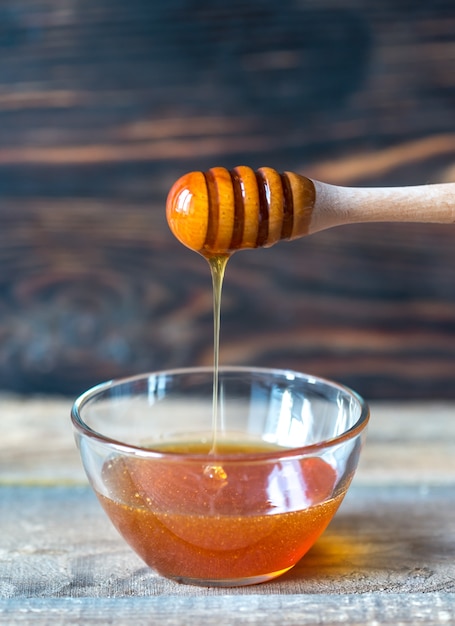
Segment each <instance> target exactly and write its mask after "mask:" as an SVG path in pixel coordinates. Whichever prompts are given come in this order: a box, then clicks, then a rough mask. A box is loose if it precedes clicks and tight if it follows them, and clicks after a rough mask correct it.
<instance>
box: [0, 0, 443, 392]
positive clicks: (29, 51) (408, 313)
mask: <svg viewBox="0 0 455 626" xmlns="http://www.w3.org/2000/svg"><path fill="white" fill-rule="evenodd" d="M454 31H455V11H454V8H453V5H452V3H451V2H450V1H446V0H438V1H436V2H432V3H428V2H421V1H419V2H413V3H409V2H404V3H400V4H399V5H397V3H395V2H392V0H381V1H379V0H375V1H374V2H369V3H362V2H359V0H347V1H346V2H343V6H342V7H340V4H339V3H338V2H336V1H335V0H318V1H317V2H316V1H311V2H299V1H298V0H293V1H292V0H286V1H285V2H281V3H279V4H277V3H273V2H271V0H259V1H250V2H240V1H238V0H235V1H234V2H230V3H229V5H226V3H225V2H222V1H221V0H210V1H209V0H203V1H198V2H195V1H193V0H184V1H181V0H159V1H158V0H157V1H155V2H153V3H150V2H148V1H147V0H131V1H130V2H128V3H124V2H122V1H121V0H96V1H95V2H92V1H89V0H81V1H80V2H77V3H72V2H62V1H61V0H48V1H47V2H45V3H43V2H39V1H38V0H17V1H15V2H14V3H4V4H3V5H2V6H1V7H0V127H1V133H0V193H1V195H0V260H1V263H0V386H1V388H2V389H6V390H15V391H19V392H27V393H34V392H52V393H60V394H61V393H66V394H72V395H74V394H76V393H78V392H79V391H81V390H82V389H84V388H86V387H87V386H89V385H91V384H93V383H96V382H98V381H100V380H104V379H107V378H111V377H113V376H120V375H126V374H131V373H135V372H139V371H141V370H147V369H157V368H159V369H161V368H163V367H176V366H183V365H194V364H201V363H208V362H210V361H211V333H212V329H211V293H210V279H209V277H208V270H207V268H206V266H205V265H204V262H203V261H202V260H201V259H200V258H198V257H196V256H195V255H192V254H191V253H190V252H189V251H187V250H185V249H183V248H182V246H180V245H179V244H178V243H177V242H175V241H174V240H173V238H172V236H171V234H170V233H169V230H168V228H167V224H166V223H165V219H164V203H165V198H166V195H167V191H168V189H169V188H170V186H171V184H172V183H173V182H174V180H175V179H176V178H178V177H179V176H180V175H181V174H183V173H184V172H186V171H188V170H193V169H201V170H206V169H208V168H210V167H213V166H217V165H223V166H225V167H228V168H231V167H234V166H236V165H239V164H247V165H250V166H251V167H253V168H257V167H260V166H263V165H267V166H271V167H274V168H275V169H277V170H279V171H282V170H294V171H296V172H299V173H302V174H304V175H308V176H311V177H313V178H319V179H321V180H325V181H326V182H329V183H338V184H347V185H383V184H384V185H393V184H397V185H403V184H419V183H422V182H441V181H449V180H455V170H454V167H455V165H454V164H455V126H454V122H455V120H454V116H453V110H454V93H455V91H454V89H455V74H454V72H453V65H454V45H453V33H454ZM453 238H454V232H453V228H451V227H441V226H434V227H428V226H415V227H413V228H409V227H408V226H407V227H406V228H402V227H400V225H394V226H385V225H381V226H372V225H370V226H356V227H346V228H340V229H334V230H333V232H330V233H324V234H320V235H315V236H314V237H312V238H309V239H307V240H305V241H302V242H299V243H296V244H292V245H291V244H289V245H287V244H283V245H280V246H278V247H277V248H276V249H275V250H271V251H265V252H264V254H259V253H257V252H253V253H251V255H250V254H249V253H242V254H239V255H238V258H234V259H233V261H232V263H231V266H230V267H228V273H227V282H226V294H225V300H224V321H223V340H222V342H223V343H222V346H223V352H222V358H223V359H224V360H225V361H228V362H231V363H233V362H235V363H239V364H241V363H249V364H252V363H254V364H258V365H268V366H285V367H295V368H298V369H300V370H306V371H313V372H314V373H316V374H322V375H325V376H334V377H336V378H338V379H340V380H341V381H342V382H345V383H348V384H350V385H352V386H354V387H356V388H358V389H359V391H361V392H362V393H363V394H364V395H366V396H367V397H369V398H383V399H384V398H414V399H419V398H426V399H437V398H448V399H453V398H455V385H454V371H455V368H454V362H455V339H454V338H455V326H454V319H455V317H454V291H453V284H454V279H455V276H454V272H455V270H454V268H455V253H454V246H453Z"/></svg>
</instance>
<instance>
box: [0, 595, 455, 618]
mask: <svg viewBox="0 0 455 626" xmlns="http://www.w3.org/2000/svg"><path fill="white" fill-rule="evenodd" d="M454 610H455V597H454V595H453V594H445V593H441V592H438V593H430V594H427V595H424V596H422V595H414V594H406V595H405V594H388V595H385V596H382V597H378V596H376V595H375V594H369V593H367V594H349V595H336V594H335V595H329V596H327V595H313V594H307V595H291V596H264V595H248V596H244V597H241V596H231V595H225V596H215V597H213V596H206V597H185V596H180V597H174V598H172V599H170V598H168V597H166V596H159V597H153V598H135V597H131V598H125V599H122V598H104V599H93V598H76V599H67V598H65V599H52V600H47V599H45V600H44V599H39V598H38V599H37V598H33V599H28V598H27V599H23V600H20V601H17V600H14V601H10V602H6V603H5V602H3V603H1V601H0V624H8V626H9V625H11V626H12V625H13V624H33V625H36V626H39V625H44V624H46V625H48V626H66V625H68V624H81V623H84V624H87V625H88V624H90V625H91V624H93V625H95V624H106V623H110V620H111V619H113V618H111V616H115V624H116V625H118V626H129V625H130V624H131V623H132V622H135V623H144V620H146V621H147V623H160V624H163V625H165V626H181V624H182V623H183V622H182V616H184V620H185V623H187V622H188V623H195V624H196V623H197V624H199V625H200V626H209V625H212V624H214V623H216V624H219V625H220V626H236V625H238V626H241V625H245V626H246V625H248V624H257V625H258V626H259V625H260V624H264V623H267V624H269V625H270V626H280V624H283V623H285V624H289V625H290V626H305V625H306V624H308V625H310V624H316V623H317V624H325V625H326V626H331V625H333V626H335V625H336V624H350V626H376V625H379V624H384V625H390V626H398V625H401V624H403V625H404V624H416V625H417V624H425V625H426V626H437V625H446V624H450V623H451V619H452V616H453V614H454Z"/></svg>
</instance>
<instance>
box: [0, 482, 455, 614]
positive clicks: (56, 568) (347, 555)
mask: <svg viewBox="0 0 455 626" xmlns="http://www.w3.org/2000/svg"><path fill="white" fill-rule="evenodd" d="M454 495H455V494H454V488H453V487H451V488H440V489H436V488H432V489H429V490H427V491H426V492H425V493H422V492H419V490H418V489H417V488H409V487H407V488H399V489H396V490H393V489H390V488H389V489H387V490H384V489H381V488H377V489H375V490H372V489H367V488H358V487H355V488H354V489H353V490H352V491H351V493H350V495H349V496H348V498H347V499H346V500H345V503H344V504H343V507H342V509H341V510H340V511H339V513H338V515H337V517H336V518H335V520H334V522H333V523H332V524H331V526H330V527H329V529H328V530H327V531H326V533H325V534H324V535H323V537H322V538H321V539H320V540H319V542H318V543H317V544H316V546H315V547H314V548H313V549H312V550H311V551H310V552H309V553H308V555H307V556H306V557H304V559H303V560H302V561H301V562H300V563H299V564H298V565H297V566H296V568H294V570H292V571H291V572H290V573H288V574H287V575H285V576H283V577H282V578H280V579H277V580H276V581H275V582H272V583H268V584H264V585H260V586H254V587H245V588H233V589H229V590H226V589H224V590H223V589H210V588H203V587H191V586H182V585H179V584H178V583H174V582H172V581H169V580H166V579H164V578H161V577H159V576H157V575H156V574H155V573H154V572H153V571H152V570H150V569H148V568H147V567H145V566H144V564H143V563H142V562H141V561H140V560H139V559H138V558H137V557H136V556H135V555H134V554H133V553H132V552H131V550H130V548H129V547H128V546H126V544H124V542H123V540H121V539H120V538H119V537H118V536H117V534H116V533H115V531H114V530H113V529H112V528H111V527H110V526H109V523H108V522H107V520H106V519H105V518H104V515H102V514H101V510H100V508H99V505H98V503H97V502H96V501H95V499H94V497H93V495H92V494H91V492H90V491H89V490H88V489H77V488H71V489H67V488H65V489H58V488H52V489H37V488H35V489H29V488H15V489H12V488H10V489H8V488H5V487H3V488H1V501H0V502H1V505H0V506H1V519H2V536H1V539H0V548H1V551H0V554H1V572H2V576H1V586H0V597H1V598H2V599H3V600H9V602H8V603H6V602H3V607H4V610H5V607H8V606H9V607H10V608H12V609H16V610H17V607H18V603H19V600H22V601H24V600H25V601H26V600H27V599H28V605H29V607H30V609H29V610H30V611H31V610H33V608H32V607H33V601H32V600H31V599H33V598H34V599H35V606H36V607H37V611H38V613H39V607H40V606H41V610H44V608H45V607H46V602H45V600H46V599H48V600H49V604H48V605H47V607H48V608H51V607H52V606H53V605H55V604H57V603H55V602H54V601H55V600H56V599H58V598H60V599H71V602H68V604H67V608H68V607H74V606H78V605H79V606H84V603H85V606H86V607H90V606H92V607H93V609H95V607H96V603H92V604H90V603H89V602H88V599H89V598H92V599H99V600H101V603H100V606H102V605H103V602H106V601H108V599H109V598H116V599H122V598H123V599H124V600H127V599H131V598H137V597H142V598H144V599H147V598H149V599H150V598H151V597H155V598H156V597H158V598H159V597H161V598H166V601H167V604H168V606H169V607H173V608H174V609H175V610H176V612H177V613H178V612H179V611H180V609H179V607H180V606H181V602H182V598H183V601H185V599H186V600H188V598H193V600H194V602H195V604H196V605H197V603H198V598H209V599H210V598H211V599H213V598H214V597H217V598H221V599H223V598H225V597H231V598H238V599H239V603H238V605H237V606H238V607H240V608H239V610H242V609H241V607H242V606H244V601H242V598H245V597H250V596H252V598H253V602H254V598H260V597H261V596H262V600H261V602H262V604H263V607H264V610H269V611H270V617H271V619H277V615H274V614H273V609H274V607H276V608H277V610H278V609H279V607H277V605H276V602H277V599H278V598H286V597H287V596H290V597H291V598H298V599H300V602H301V603H305V602H306V598H307V597H310V599H311V597H312V596H313V599H314V607H315V608H317V609H318V611H319V612H320V613H321V615H323V616H324V618H325V619H328V618H330V617H334V616H332V611H331V609H330V608H329V607H328V606H327V605H326V604H325V602H326V601H327V600H329V606H330V605H332V604H333V602H335V606H336V603H337V602H339V601H340V598H344V599H345V600H346V598H349V597H353V596H357V597H361V596H363V595H364V594H366V595H367V596H368V595H369V596H370V598H371V604H370V608H371V609H372V608H373V607H374V606H378V607H379V606H380V607H387V606H389V608H390V607H393V601H392V603H391V604H390V605H389V604H388V599H389V597H390V595H391V596H392V598H394V599H395V600H396V599H397V598H399V597H401V600H400V603H399V606H400V607H402V606H404V604H405V602H406V600H405V598H406V597H409V602H410V604H411V605H412V603H413V602H415V605H416V606H419V607H420V608H421V609H425V610H428V609H429V607H433V609H434V607H435V600H434V596H436V597H438V594H442V597H443V598H445V600H444V602H445V606H446V607H447V606H451V607H452V608H453V607H454V606H455V604H454V602H455V569H454V564H453V563H454V561H453V556H454V554H453V545H454V542H453V538H454V536H455V522H454V520H455V505H454V502H455V498H454ZM444 594H445V595H444ZM316 596H317V597H316ZM76 598H79V599H80V603H79V604H78V603H75V602H74V600H75V599H76ZM270 598H271V601H270V604H269V599H270ZM38 599H40V601H37V600H38ZM221 601H222V600H221ZM444 602H443V607H444ZM57 605H58V604H57ZM21 606H24V605H21ZM25 606H26V604H25ZM59 606H61V607H64V603H63V602H62V603H60V605H59ZM231 606H232V610H233V611H234V613H235V612H236V608H235V606H236V605H235V602H234V600H232V605H231ZM300 606H302V605H300ZM353 606H357V610H359V611H360V609H361V608H362V611H365V612H363V613H359V615H358V617H357V619H358V620H359V623H363V621H365V620H367V619H371V620H372V619H373V617H374V618H376V619H379V618H378V617H377V616H376V614H374V616H372V615H371V614H369V613H368V611H367V605H363V606H362V603H358V604H357V605H356V604H355V603H354V605H353ZM266 607H267V608H266ZM310 607H311V600H310ZM443 607H441V614H442V613H444V608H443ZM288 608H289V609H290V616H291V618H292V615H293V611H292V606H291V607H288ZM302 608H303V607H302ZM251 613H252V614H254V619H258V615H257V614H256V612H255V611H251ZM7 614H8V613H7ZM310 614H311V613H310ZM424 614H425V613H424ZM0 615H1V614H0ZM259 615H261V613H259ZM341 615H342V613H341V614H339V615H338V619H341ZM354 615H355V614H354ZM429 615H430V616H431V613H430V614H427V616H429ZM433 615H434V614H433ZM231 616H232V614H231ZM305 616H306V618H308V613H307V611H306V609H305ZM92 617H96V613H95V615H94V616H92ZM301 617H304V616H302V615H301ZM362 620H363V621H362ZM388 620H391V617H390V616H389V617H388V616H387V612H386V613H385V614H383V615H382V617H381V619H380V620H379V622H378V623H389V621H388ZM350 621H351V620H350ZM89 623H92V622H89ZM93 623H96V620H95V621H94V622H93ZM171 623H172V622H171ZM253 623H258V622H257V621H254V622H253ZM273 623H275V622H273ZM305 623H311V621H308V622H305ZM367 623H369V622H367ZM390 623H391V622H390Z"/></svg>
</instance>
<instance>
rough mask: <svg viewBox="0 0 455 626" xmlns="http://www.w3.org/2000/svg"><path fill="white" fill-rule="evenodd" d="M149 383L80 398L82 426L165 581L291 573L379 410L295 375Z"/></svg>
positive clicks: (192, 373) (90, 454)
mask: <svg viewBox="0 0 455 626" xmlns="http://www.w3.org/2000/svg"><path fill="white" fill-rule="evenodd" d="M212 391H213V369H212V368H188V369H180V370H172V371H162V372H154V373H147V374H143V375H139V376H135V377H132V378H127V379H123V380H114V381H110V382H106V383H103V384H101V385H98V386H96V387H94V388H92V389H90V390H88V391H86V392H85V393H84V394H82V395H81V396H80V397H79V398H78V399H77V400H76V401H75V403H74V405H73V408H72V414H71V417H72V421H73V426H74V431H75V437H76V441H77V444H78V447H79V450H80V454H81V458H82V462H83V465H84V468H85V471H86V473H87V476H88V479H89V481H90V484H91V485H92V487H93V489H94V491H95V493H96V495H97V496H98V498H99V501H100V502H101V505H102V507H103V508H104V510H105V511H106V513H107V515H108V516H109V518H110V520H111V521H112V523H113V524H114V526H115V527H116V528H117V530H118V531H119V533H120V534H121V535H122V536H123V537H124V539H125V540H126V541H127V542H128V543H129V544H130V546H131V547H132V548H133V549H134V550H135V551H136V553H137V554H138V555H139V556H141V557H142V559H143V560H144V561H145V562H146V563H147V564H148V565H149V566H150V567H152V568H154V569H155V570H156V571H157V572H159V573H160V574H161V575H163V576H166V577H168V578H171V579H174V580H177V581H179V582H183V583H190V584H199V585H207V586H212V585H215V586H225V587H228V586H237V585H248V584H255V583H260V582H264V581H267V580H271V579H272V578H275V577H276V576H279V575H281V574H283V573H284V572H287V571H288V570H289V569H291V568H292V567H293V566H294V565H295V564H296V563H297V562H298V561H299V559H301V557H302V556H303V555H304V554H305V552H307V550H308V549H309V548H310V547H311V546H312V545H313V544H314V542H315V541H316V539H317V538H318V537H319V536H320V535H321V533H322V532H323V531H324V530H325V528H326V527H327V525H328V524H329V522H330V520H331V519H332V518H333V516H334V514H335V512H336V511H337V509H338V507H339V506H340V504H341V502H342V500H343V498H344V496H345V494H346V491H347V489H348V487H349V485H350V483H351V480H352V478H353V476H354V473H355V471H356V468H357V464H358V460H359V455H360V451H361V448H362V444H363V440H364V437H365V431H366V428H365V427H366V425H367V422H368V418H369V410H368V406H367V404H366V403H365V402H364V400H363V399H362V398H361V397H360V396H359V395H357V394H356V393H355V392H354V391H352V390H350V389H348V388H346V387H344V386H342V385H339V384H337V383H335V382H332V381H329V380H324V379H321V378H317V377H315V376H309V375H306V374H301V373H298V372H293V371H287V370H273V369H257V368H248V367H222V368H220V371H219V393H218V399H219V406H218V410H217V416H216V428H215V429H214V428H213V423H212V422H213V394H212Z"/></svg>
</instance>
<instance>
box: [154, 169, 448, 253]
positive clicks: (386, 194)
mask: <svg viewBox="0 0 455 626" xmlns="http://www.w3.org/2000/svg"><path fill="white" fill-rule="evenodd" d="M166 215H167V220H168V224H169V226H170V228H171V230H172V232H173V233H174V235H175V236H176V237H177V239H179V240H180V241H181V242H182V243H183V244H184V245H186V246H187V247H189V248H191V249H192V250H195V251H197V252H200V253H201V254H203V255H204V256H207V257H209V256H214V255H221V254H231V253H232V252H235V251H236V250H241V249H244V248H258V247H268V246H272V245H273V244H275V243H277V242H278V241H281V240H289V239H296V238H299V237H303V236H305V235H309V234H312V233H315V232H317V231H320V230H324V229H326V228H331V227H333V226H340V225H342V224H352V223H355V222H433V223H447V224H453V223H455V183H445V184H437V185H420V186H415V187H388V188H387V187H386V188H354V187H338V186H336V185H329V184H326V183H322V182H319V181H313V180H311V179H309V178H306V177H304V176H300V175H299V174H294V173H293V172H285V173H284V174H279V173H278V172H277V171H276V170H274V169H272V168H269V167H263V168H260V169H259V170H257V171H253V170H252V169H251V168H249V167H246V166H240V167H236V168H234V169H233V170H227V169H225V168H223V167H215V168H212V169H210V170H208V171H207V172H191V173H189V174H186V175H184V176H182V178H180V179H179V180H178V181H177V182H176V183H175V184H174V185H173V187H172V189H171V190H170V192H169V195H168V199H167V203H166Z"/></svg>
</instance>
